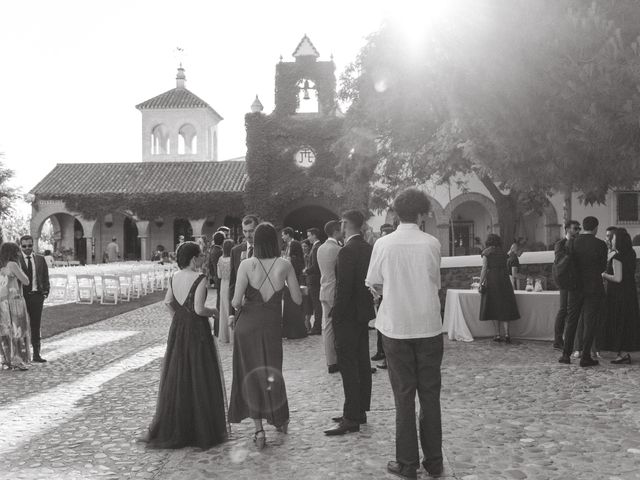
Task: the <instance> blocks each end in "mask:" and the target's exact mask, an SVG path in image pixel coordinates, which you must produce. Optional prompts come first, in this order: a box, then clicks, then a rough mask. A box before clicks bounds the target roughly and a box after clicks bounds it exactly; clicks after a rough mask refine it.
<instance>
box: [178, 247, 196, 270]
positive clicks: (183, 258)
mask: <svg viewBox="0 0 640 480" xmlns="http://www.w3.org/2000/svg"><path fill="white" fill-rule="evenodd" d="M201 253H202V249H201V248H200V245H198V244H197V243H196V242H184V243H183V244H182V245H180V247H178V251H177V252H176V261H177V262H178V267H179V268H180V270H182V269H184V268H187V267H188V266H189V264H190V263H191V259H192V258H193V257H197V256H199V255H200V254H201Z"/></svg>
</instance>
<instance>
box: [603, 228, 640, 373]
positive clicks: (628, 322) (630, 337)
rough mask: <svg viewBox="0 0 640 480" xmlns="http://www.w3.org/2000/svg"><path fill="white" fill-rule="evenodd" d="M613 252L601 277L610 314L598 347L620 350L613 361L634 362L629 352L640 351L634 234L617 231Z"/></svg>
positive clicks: (639, 315) (613, 350) (621, 230)
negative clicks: (632, 237)
mask: <svg viewBox="0 0 640 480" xmlns="http://www.w3.org/2000/svg"><path fill="white" fill-rule="evenodd" d="M611 245H612V248H613V252H615V253H614V255H613V256H611V257H610V258H609V261H608V263H607V271H606V272H603V273H602V278H604V279H605V280H606V282H607V317H606V322H605V325H604V328H603V329H602V332H601V339H600V345H599V348H600V349H602V350H607V351H612V352H615V353H617V357H616V358H615V359H614V360H611V363H613V364H621V363H631V355H630V353H629V352H637V351H639V350H640V313H639V309H638V293H637V290H636V279H635V274H636V252H635V251H634V250H633V246H632V243H631V236H630V235H629V233H628V232H627V231H626V230H625V229H623V228H619V229H617V230H615V233H614V234H613V238H612V240H611Z"/></svg>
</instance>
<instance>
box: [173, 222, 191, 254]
mask: <svg viewBox="0 0 640 480" xmlns="http://www.w3.org/2000/svg"><path fill="white" fill-rule="evenodd" d="M180 235H183V236H184V240H185V242H188V241H189V240H193V227H192V226H191V222H189V220H187V219H186V218H176V219H175V220H174V221H173V250H174V251H175V249H176V247H177V246H178V237H179V236H180Z"/></svg>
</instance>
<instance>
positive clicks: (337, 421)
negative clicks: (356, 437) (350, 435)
mask: <svg viewBox="0 0 640 480" xmlns="http://www.w3.org/2000/svg"><path fill="white" fill-rule="evenodd" d="M331 420H333V421H334V422H336V423H340V422H342V421H343V420H344V417H333V418H332V419H331ZM356 421H357V422H358V423H359V424H360V425H362V424H363V423H367V414H366V413H365V414H364V416H363V417H360V418H359V419H358V420H356Z"/></svg>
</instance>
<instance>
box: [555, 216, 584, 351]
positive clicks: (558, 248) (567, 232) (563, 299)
mask: <svg viewBox="0 0 640 480" xmlns="http://www.w3.org/2000/svg"><path fill="white" fill-rule="evenodd" d="M581 229H582V227H580V222H578V221H577V220H568V221H567V222H566V223H565V224H564V238H562V239H560V240H558V241H557V242H556V244H555V247H554V252H555V257H556V258H557V257H558V255H563V254H565V253H564V252H565V249H566V246H567V242H568V241H569V240H571V239H573V238H576V237H577V236H578V234H579V233H580V230H581ZM568 300H569V290H565V289H562V288H561V289H560V309H559V310H558V314H557V315H556V321H555V326H554V341H553V348H555V349H556V350H563V349H564V340H563V339H562V336H563V334H564V328H565V324H566V319H567V305H568Z"/></svg>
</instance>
